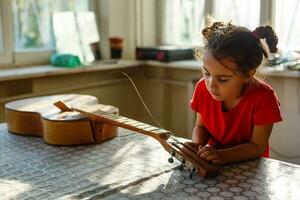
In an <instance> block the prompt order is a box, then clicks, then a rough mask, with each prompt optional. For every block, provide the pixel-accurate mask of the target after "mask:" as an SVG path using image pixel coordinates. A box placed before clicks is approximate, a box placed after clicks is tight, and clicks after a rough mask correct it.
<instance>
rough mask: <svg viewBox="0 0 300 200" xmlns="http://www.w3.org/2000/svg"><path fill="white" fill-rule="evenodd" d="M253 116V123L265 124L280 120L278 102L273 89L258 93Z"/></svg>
mask: <svg viewBox="0 0 300 200" xmlns="http://www.w3.org/2000/svg"><path fill="white" fill-rule="evenodd" d="M253 117H254V119H253V121H254V124H255V125H266V124H271V123H275V122H279V121H282V116H281V112H280V102H279V99H278V97H277V95H276V93H275V92H274V91H273V90H269V91H265V92H264V93H263V94H261V95H260V98H258V101H257V104H256V107H255V113H254V116H253Z"/></svg>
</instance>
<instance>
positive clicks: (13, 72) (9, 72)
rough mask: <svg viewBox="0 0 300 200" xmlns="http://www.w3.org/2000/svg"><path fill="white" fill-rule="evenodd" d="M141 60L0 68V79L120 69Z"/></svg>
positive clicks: (135, 64) (133, 65) (136, 64)
mask: <svg viewBox="0 0 300 200" xmlns="http://www.w3.org/2000/svg"><path fill="white" fill-rule="evenodd" d="M140 64H141V62H139V61H135V60H119V61H117V63H115V62H114V61H105V62H99V63H93V64H91V65H89V66H80V67H75V68H68V67H55V66H52V65H39V66H32V67H23V68H13V69H4V70H0V81H8V80H18V79H27V78H35V77H47V76H55V75H64V74H76V73H84V72H93V71H102V70H112V69H122V68H129V67H136V66H139V65H140Z"/></svg>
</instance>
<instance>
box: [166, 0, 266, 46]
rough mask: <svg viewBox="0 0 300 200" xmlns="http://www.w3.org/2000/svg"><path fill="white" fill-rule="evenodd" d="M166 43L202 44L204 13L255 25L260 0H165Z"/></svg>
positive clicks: (257, 19)
mask: <svg viewBox="0 0 300 200" xmlns="http://www.w3.org/2000/svg"><path fill="white" fill-rule="evenodd" d="M164 2H165V9H164V10H163V16H164V21H165V24H163V27H162V29H163V30H164V31H163V43H164V44H189V45H199V44H201V38H202V37H201V30H202V29H203V28H204V26H205V15H206V14H208V15H212V16H214V17H215V18H216V19H217V20H222V21H225V22H230V21H232V22H233V23H234V24H236V25H243V26H246V27H248V28H249V29H251V30H252V29H255V28H256V27H257V26H258V25H259V23H260V4H261V1H260V0H251V1H250V0H249V1H239V0H226V1H224V0H214V1H205V0H165V1H164Z"/></svg>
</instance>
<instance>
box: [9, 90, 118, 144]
mask: <svg viewBox="0 0 300 200" xmlns="http://www.w3.org/2000/svg"><path fill="white" fill-rule="evenodd" d="M57 101H64V102H65V103H67V104H68V105H70V106H76V105H81V104H83V105H90V106H92V105H93V106H97V107H98V108H99V109H101V110H105V111H106V112H108V113H111V114H116V115H118V113H119V111H118V108H116V107H113V106H109V105H103V104H98V99H97V98H96V97H93V96H89V95H79V94H62V95H53V96H44V97H34V98H28V99H22V100H17V101H12V102H9V103H7V104H5V116H6V121H7V125H8V130H9V131H10V132H11V133H14V134H17V135H23V136H37V137H41V138H43V140H44V141H45V142H46V143H48V144H51V145H83V144H92V143H101V142H103V141H105V140H107V139H111V138H113V137H116V136H117V131H118V130H117V129H118V128H117V127H116V126H114V125H111V124H107V123H103V122H94V121H91V120H89V119H88V118H86V117H85V116H84V115H82V114H80V113H79V112H61V110H60V109H58V108H57V107H56V106H54V105H53V104H54V103H55V102H57Z"/></svg>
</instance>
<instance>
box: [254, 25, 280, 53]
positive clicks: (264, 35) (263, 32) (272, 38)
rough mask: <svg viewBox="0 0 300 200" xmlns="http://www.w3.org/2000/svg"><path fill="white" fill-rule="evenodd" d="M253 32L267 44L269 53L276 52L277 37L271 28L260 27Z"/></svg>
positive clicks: (267, 26)
mask: <svg viewBox="0 0 300 200" xmlns="http://www.w3.org/2000/svg"><path fill="white" fill-rule="evenodd" d="M254 31H255V33H256V35H257V36H258V37H259V38H261V39H266V43H267V44H268V47H269V50H270V52H271V53H275V52H277V50H278V49H277V44H278V37H277V35H276V33H275V31H274V29H273V28H272V27H271V26H269V25H266V26H260V27H257V28H256V29H255V30H254Z"/></svg>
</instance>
